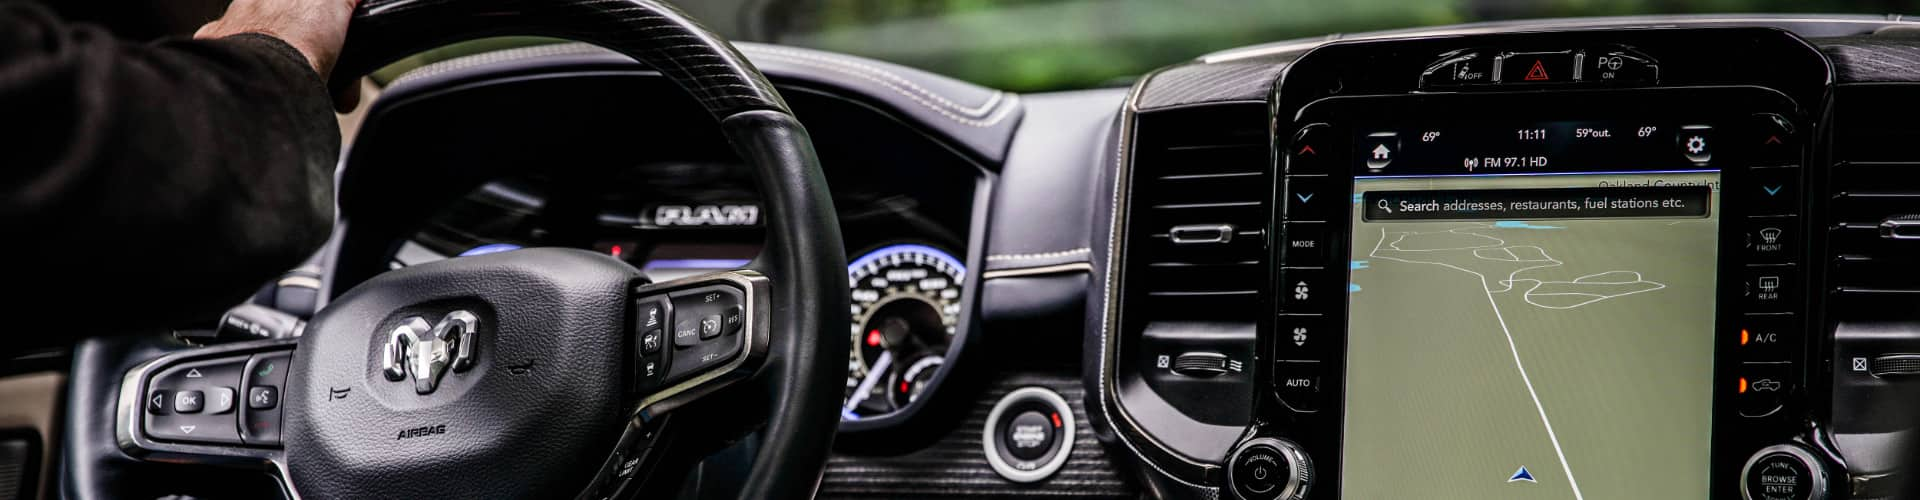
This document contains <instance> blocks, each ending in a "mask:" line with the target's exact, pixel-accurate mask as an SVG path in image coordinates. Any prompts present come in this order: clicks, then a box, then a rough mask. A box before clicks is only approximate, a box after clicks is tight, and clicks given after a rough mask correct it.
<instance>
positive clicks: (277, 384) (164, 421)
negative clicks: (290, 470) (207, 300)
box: [114, 339, 297, 491]
mask: <svg viewBox="0 0 1920 500" xmlns="http://www.w3.org/2000/svg"><path fill="white" fill-rule="evenodd" d="M296 342H297V341H296V340H294V339H276V340H262V341H254V342H242V343H235V344H227V345H222V346H216V347H208V348H203V349H195V350H191V351H183V352H178V353H173V354H169V355H166V356H162V357H159V358H155V359H153V360H151V361H148V362H146V363H143V364H141V365H139V366H137V367H135V368H134V369H132V370H129V371H128V372H127V373H126V375H125V376H124V377H123V378H122V380H121V387H120V391H119V394H120V399H119V401H118V404H117V405H116V415H115V427H114V437H115V440H116V441H117V443H118V444H119V446H120V449H121V451H123V452H125V453H126V454H127V455H130V456H133V457H136V458H141V459H145V460H151V461H157V462H173V463H196V464H206V465H220V466H231V467H237V468H249V469H257V470H264V471H266V472H268V473H269V474H270V475H272V476H273V477H275V478H278V479H279V480H280V481H281V484H282V485H283V487H284V486H285V485H286V482H285V478H286V477H288V476H287V473H286V472H287V469H286V460H285V457H286V453H285V451H284V448H283V447H282V442H281V428H282V425H283V423H284V420H283V418H282V408H283V405H282V401H281V399H282V391H283V390H284V388H285V387H286V380H287V372H288V371H289V370H290V369H291V367H292V364H293V363H292V359H293V355H294V347H295V343H296ZM288 491H291V489H290V488H289V490H288Z"/></svg>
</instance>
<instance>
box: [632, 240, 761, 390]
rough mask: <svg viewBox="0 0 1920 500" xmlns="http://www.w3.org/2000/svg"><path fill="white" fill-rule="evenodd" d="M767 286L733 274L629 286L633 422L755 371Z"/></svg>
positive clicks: (751, 275) (756, 276)
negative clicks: (634, 402)
mask: <svg viewBox="0 0 1920 500" xmlns="http://www.w3.org/2000/svg"><path fill="white" fill-rule="evenodd" d="M771 283H772V282H771V280H770V279H768V278H767V276H766V275H764V274H761V273H759V272H756V271H751V270H739V271H724V272H717V273H710V274H704V275H699V276H692V277H688V278H683V279H678V280H673V281H668V282H662V283H654V284H649V285H642V286H639V287H636V289H635V290H634V294H633V296H634V307H633V311H634V318H633V329H634V339H635V340H634V363H633V364H634V378H633V380H634V384H633V386H634V392H636V393H637V394H639V395H640V396H641V398H640V403H639V405H637V407H636V410H637V411H636V415H635V416H636V417H637V418H641V419H646V418H651V417H654V416H658V415H664V414H666V413H667V412H670V411H672V410H673V409H674V408H677V407H679V406H682V405H685V404H686V403H688V402H691V401H694V400H696V399H698V398H699V397H700V396H703V395H706V394H709V393H712V392H713V391H716V390H719V389H721V388H723V387H726V386H727V385H730V384H732V383H734V382H737V381H739V380H742V379H745V378H748V377H750V376H752V374H753V373H754V372H756V371H758V370H759V369H760V367H761V365H763V364H764V363H765V362H766V358H767V354H768V342H769V340H770V338H771V334H770V326H771V325H770V324H769V319H768V318H769V316H768V309H769V308H770V307H771V306H770V305H771V304H772V301H773V297H772V293H773V291H772V285H771Z"/></svg>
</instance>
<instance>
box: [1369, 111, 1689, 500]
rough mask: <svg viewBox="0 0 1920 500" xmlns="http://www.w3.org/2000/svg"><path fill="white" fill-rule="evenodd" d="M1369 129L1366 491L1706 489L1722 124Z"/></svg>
mask: <svg viewBox="0 0 1920 500" xmlns="http://www.w3.org/2000/svg"><path fill="white" fill-rule="evenodd" d="M1354 133H1355V135H1354V140H1355V141H1356V147H1355V150H1354V151H1355V154H1357V155H1358V156H1356V158H1357V159H1356V161H1355V162H1354V163H1356V165H1354V166H1353V167H1354V171H1355V179H1354V184H1353V193H1354V196H1353V202H1354V204H1355V206H1354V209H1353V210H1352V215H1351V218H1352V219H1351V223H1352V228H1353V232H1352V234H1353V239H1352V241H1351V242H1349V243H1350V244H1351V247H1350V248H1351V249H1352V250H1351V264H1350V265H1351V269H1352V270H1351V274H1350V275H1351V277H1352V279H1351V284H1350V286H1349V291H1350V295H1349V301H1350V303H1349V307H1348V311H1349V313H1348V325H1349V326H1348V340H1347V344H1348V345H1347V356H1346V358H1347V374H1346V390H1345V395H1346V407H1345V419H1346V422H1345V425H1346V432H1345V438H1344V444H1343V447H1344V450H1343V458H1342V460H1343V467H1341V471H1342V472H1341V473H1342V475H1343V476H1344V477H1343V478H1342V479H1343V480H1342V481H1341V485H1342V489H1343V491H1344V494H1343V496H1344V498H1349V499H1376V498H1474V499H1506V498H1523V499H1536V498H1552V499H1582V498H1703V497H1705V496H1706V495H1707V491H1708V490H1707V488H1708V467H1709V458H1710V457H1709V433H1710V431H1711V426H1712V417H1711V410H1712V401H1713V399H1712V395H1711V392H1710V387H1709V386H1710V384H1711V381H1712V380H1713V348H1714V345H1713V331H1714V300H1715V290H1716V283H1715V267H1716V262H1717V260H1716V259H1717V257H1718V256H1717V248H1718V247H1717V245H1718V238H1717V234H1718V225H1719V222H1720V221H1719V206H1718V204H1719V198H1720V197H1719V184H1720V172H1719V171H1718V170H1716V169H1714V168H1712V166H1711V165H1712V163H1711V157H1710V153H1711V151H1710V149H1709V146H1710V144H1709V143H1708V142H1709V141H1710V140H1711V128H1710V127H1707V126H1704V125H1691V126H1689V125H1683V124H1641V123H1632V124H1623V123H1574V122H1553V123H1529V124H1524V125H1518V126H1500V125H1483V126H1476V127H1453V128H1447V129H1445V130H1441V129H1435V128H1420V127H1396V128H1383V129H1378V130H1356V131H1354ZM1693 137H1698V138H1699V140H1698V141H1690V140H1689V139H1691V138H1693ZM1690 151H1693V152H1692V153H1689V152H1690ZM1686 492H1692V493H1686Z"/></svg>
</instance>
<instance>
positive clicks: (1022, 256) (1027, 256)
mask: <svg viewBox="0 0 1920 500" xmlns="http://www.w3.org/2000/svg"><path fill="white" fill-rule="evenodd" d="M1092 251H1093V249H1092V248H1088V247H1081V248H1075V249H1072V250H1060V251H1057V252H1040V253H1008V254H995V255H988V256H987V260H989V261H1007V260H1036V259H1053V258H1060V257H1069V256H1074V255H1080V254H1084V253H1088V252H1092Z"/></svg>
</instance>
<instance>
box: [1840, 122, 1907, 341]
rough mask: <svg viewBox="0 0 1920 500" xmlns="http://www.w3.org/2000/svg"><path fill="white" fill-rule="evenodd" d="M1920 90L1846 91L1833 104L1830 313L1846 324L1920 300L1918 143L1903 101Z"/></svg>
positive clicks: (1903, 311)
mask: <svg viewBox="0 0 1920 500" xmlns="http://www.w3.org/2000/svg"><path fill="white" fill-rule="evenodd" d="M1915 90H1920V87H1916V86H1908V85H1897V86H1879V85H1874V86H1843V87H1842V88H1841V89H1840V91H1839V92H1838V93H1837V94H1836V96H1835V106H1836V112H1835V117H1834V126H1835V132H1834V137H1835V140H1834V151H1833V160H1834V165H1833V168H1832V170H1830V171H1829V172H1830V175H1831V177H1829V180H1830V182H1831V186H1832V192H1833V198H1832V199H1831V200H1830V205H1829V207H1830V209H1829V211H1828V215H1829V218H1828V220H1827V221H1826V222H1827V227H1828V236H1829V240H1828V242H1829V247H1828V250H1829V253H1830V255H1831V258H1832V261H1831V263H1832V266H1833V267H1832V274H1831V275H1830V276H1829V286H1830V290H1831V291H1832V292H1833V293H1834V294H1835V297H1834V300H1833V301H1832V303H1831V304H1832V308H1833V310H1834V311H1835V312H1836V314H1838V315H1839V316H1841V317H1848V318H1858V317H1860V315H1862V314H1876V313H1877V314H1886V313H1891V312H1894V311H1893V310H1891V309H1888V307H1887V306H1890V305H1902V306H1900V307H1898V310H1899V312H1900V313H1903V314H1911V310H1910V309H1909V308H1908V307H1906V306H1908V305H1911V304H1912V302H1913V301H1915V300H1920V257H1917V256H1920V216H1916V214H1920V151H1916V150H1914V149H1912V148H1911V147H1909V145H1910V143H1911V138H1912V137H1915V136H1917V135H1920V126H1916V125H1915V124H1914V123H1912V119H1911V117H1912V116H1913V114H1912V113H1915V112H1920V104H1912V103H1910V100H1908V99H1904V98H1903V99H1899V100H1896V101H1892V102H1889V101H1886V100H1885V99H1887V98H1893V97H1904V96H1907V95H1910V93H1911V92H1914V91H1915Z"/></svg>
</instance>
